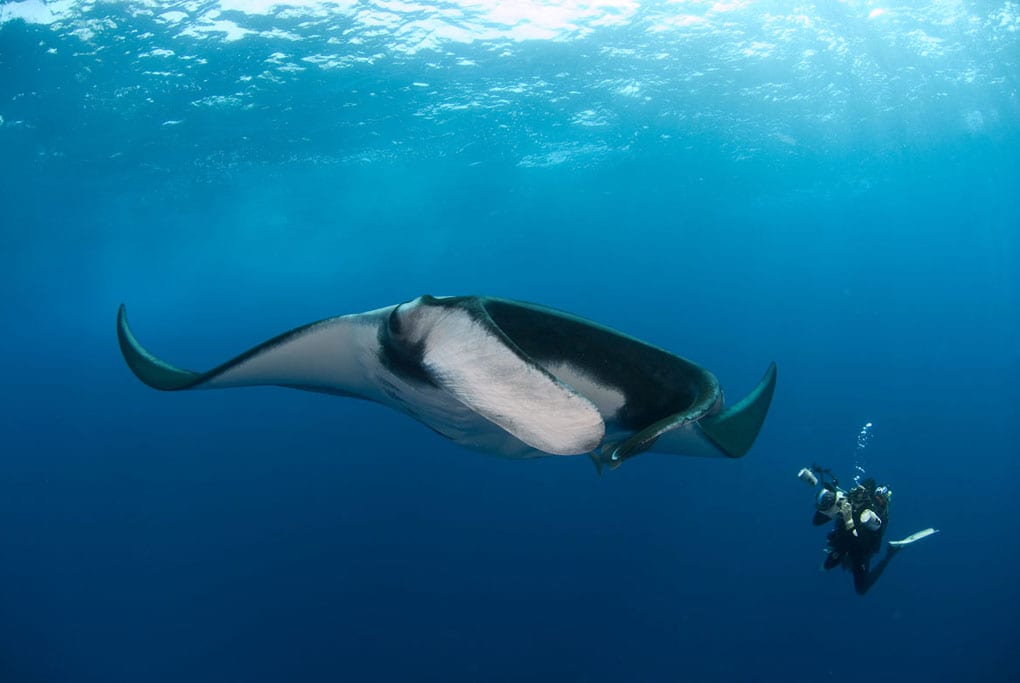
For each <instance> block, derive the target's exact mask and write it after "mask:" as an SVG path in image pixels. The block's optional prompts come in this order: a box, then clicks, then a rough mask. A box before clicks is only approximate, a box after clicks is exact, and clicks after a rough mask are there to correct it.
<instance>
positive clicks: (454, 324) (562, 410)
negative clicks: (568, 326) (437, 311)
mask: <svg viewBox="0 0 1020 683" xmlns="http://www.w3.org/2000/svg"><path fill="white" fill-rule="evenodd" d="M424 305H429V304H428V303H426V304H424ZM422 366H423V367H424V368H425V370H426V372H427V373H428V375H429V377H430V378H431V379H432V380H433V381H434V382H435V383H436V385H438V386H440V387H442V388H443V389H444V390H445V391H447V392H449V393H450V394H451V395H452V396H453V397H454V398H456V399H457V400H458V401H460V402H461V403H463V404H464V405H465V406H467V407H468V408H470V409H471V410H473V411H474V412H475V413H477V414H478V415H481V416H482V417H484V418H485V419H487V420H489V421H490V422H492V423H493V424H495V425H497V426H499V427H501V428H502V429H503V430H505V431H506V432H508V433H509V434H511V435H513V436H514V437H516V438H517V439H519V440H520V441H522V442H524V443H525V444H527V445H528V446H531V447H532V448H535V449H538V450H540V451H542V452H544V453H549V454H552V455H580V454H582V453H588V452H590V451H592V450H594V449H595V448H597V447H598V445H599V444H600V443H602V438H603V437H604V436H605V423H604V422H603V420H602V415H601V414H600V413H599V411H598V408H596V407H595V405H594V404H593V403H592V402H591V401H590V400H588V399H587V398H585V397H584V396H582V395H581V394H579V393H578V392H577V391H575V390H574V389H573V388H572V387H570V386H569V385H567V384H564V383H563V382H560V381H559V380H557V379H556V377H554V376H553V375H552V374H550V373H549V372H548V371H546V370H545V369H544V368H542V367H541V366H540V365H538V364H537V363H536V362H535V361H534V360H532V359H531V358H530V357H528V356H527V355H526V354H525V353H524V352H523V351H521V350H520V349H519V348H517V345H516V344H514V343H513V341H512V340H510V339H509V338H508V337H507V336H506V335H505V334H504V333H503V331H502V330H501V329H500V328H499V327H498V326H497V325H496V324H495V323H494V322H492V320H491V319H489V318H488V317H487V316H485V315H483V314H480V313H479V312H477V311H474V312H469V311H468V310H466V309H464V308H455V307H450V308H448V310H447V311H446V312H445V313H444V315H442V316H441V317H440V318H438V319H437V321H436V323H435V324H434V325H433V327H432V328H431V329H430V330H429V332H428V337H427V341H426V343H425V352H424V355H423V358H422Z"/></svg>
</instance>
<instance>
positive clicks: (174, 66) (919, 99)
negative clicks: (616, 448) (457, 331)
mask: <svg viewBox="0 0 1020 683" xmlns="http://www.w3.org/2000/svg"><path fill="white" fill-rule="evenodd" d="M1018 81H1020V4H1018V3H1017V2H1013V1H1003V0H989V1H987V2H982V1H974V2H964V1H959V0H941V1H936V2H912V1H909V0H907V1H904V2H900V3H886V2H880V1H878V0H875V1H863V0H860V1H858V0H846V1H838V0H834V1H832V2H813V3H812V2H778V1H777V2H751V1H748V0H733V1H729V2H727V1H726V0H721V1H719V2H703V1H698V0H688V1H684V0H677V1H673V2H651V3H643V2H635V1H628V0H605V1H602V2H600V1H598V0H594V1H592V2H580V1H572V2H548V3H547V2H539V1H538V0H522V1H520V2H494V1H491V2H490V1H488V0H466V1H463V2H456V1H451V2H439V3H418V2H402V1H399V0H392V1H378V2H353V1H347V0H341V1H339V2H324V1H320V0H294V1H292V2H273V1H271V0H220V1H215V0H210V1H205V2H203V1H198V0H193V1H184V2H172V1H163V0H128V1H123V2H115V1H110V2H97V1H95V0H57V1H55V2H44V1H43V0H22V1H20V2H9V1H4V2H0V160H2V163H0V205H2V213H0V216H2V218H0V255H2V257H3V266H4V267H3V270H2V273H0V326H2V327H0V329H2V330H3V335H2V345H0V348H2V349H3V351H4V354H3V358H4V364H3V377H4V381H3V382H2V383H0V408H2V410H0V430H2V431H0V433H2V434H3V436H4V439H3V444H2V446H0V681H3V682H4V683H6V682H7V681H11V682H13V683H36V682H39V683H42V682H45V683H50V682H64V681H68V682H73V683H92V682H96V683H99V682H102V683H111V682H120V681H124V682H128V681H130V682H132V683H137V682H143V681H168V682H169V681H174V682H177V681H195V682H199V681H283V680H287V681H525V680H529V681H547V680H548V681H557V682H562V681H591V682H600V681H676V680H684V681H762V680H767V681H773V680H774V681H829V680H831V681H845V680H848V679H850V678H857V677H861V676H864V677H866V679H867V680H869V681H871V682H873V683H878V682H883V681H897V682H902V681H909V680H925V681H959V680H979V681H1012V680H1016V679H1017V677H1018V675H1020V655H1018V654H1017V648H1016V633H1017V630H1018V627H1020V623H1018V616H1017V615H1018V613H1020V588H1018V585H1017V582H1016V573H1017V566H1018V559H1020V558H1018V551H1017V543H1016V538H1017V533H1018V531H1020V525H1018V522H1017V520H1018V515H1020V504H1018V502H1017V501H1018V496H1017V493H1016V491H1015V489H1016V482H1017V480H1018V475H1020V467H1018V465H1017V454H1018V452H1020V448H1018V447H1020V438H1018V437H1020V389H1018V379H1020V312H1018V311H1020V218H1018V217H1020V96H1018ZM424 293H429V294H435V295H445V294H487V295H493V296H501V297H506V298H513V299H522V300H528V301H535V302H539V303H543V304H546V305H550V306H554V307H556V308H560V309H564V310H568V311H571V312H573V313H576V314H578V315H582V316H584V317H587V318H590V319H592V320H596V321H598V322H600V323H603V324H606V325H610V326H612V327H615V328H617V329H620V330H622V331H624V332H626V333H628V334H631V335H633V336H636V337H638V338H641V339H644V340H646V341H649V342H651V343H654V344H656V345H658V346H661V347H663V348H666V349H669V350H670V351H673V352H675V353H677V354H680V355H682V356H684V357H686V358H689V359H691V360H694V361H696V362H697V363H699V364H701V365H704V366H705V367H707V368H708V369H710V370H712V371H713V372H714V373H715V374H716V375H717V376H718V377H719V379H720V381H721V383H722V385H723V386H724V388H725V389H726V391H727V396H728V397H729V398H730V399H731V400H734V399H736V398H739V397H740V396H743V395H744V394H745V393H746V392H747V391H749V390H750V389H751V388H752V387H753V386H754V385H755V383H756V382H757V381H758V379H759V378H760V377H761V373H762V372H763V371H764V370H765V368H766V367H767V365H768V363H769V362H770V361H775V362H776V363H777V364H778V367H779V380H778V386H777V390H776V394H775V399H774V401H773V404H772V408H771V411H770V414H769V416H768V418H767V420H766V422H765V426H764V428H763V430H762V432H761V434H760V435H759V438H758V440H757V442H756V444H755V446H754V448H753V449H752V450H751V452H750V453H749V454H748V455H747V456H746V457H744V458H742V459H740V460H732V461H724V460H716V459H699V458H690V457H680V456H667V455H660V454H656V453H648V454H642V455H641V456H640V457H637V458H635V459H633V460H632V461H628V462H627V463H625V464H624V466H622V467H620V468H619V469H617V470H615V471H611V472H606V473H604V474H603V475H602V476H601V477H600V476H598V475H597V473H596V471H595V469H594V468H593V467H592V465H591V462H590V461H589V460H588V458H586V457H584V456H578V457H550V458H545V459H538V460H529V461H514V460H503V459H499V458H494V457H491V456H486V455H484V454H478V453H474V452H471V451H468V450H465V449H462V448H460V447H458V446H456V445H455V444H453V443H451V442H448V441H446V440H444V439H443V438H441V437H440V436H438V435H436V434H435V433H433V432H431V431H430V430H428V429H427V428H425V427H423V426H421V425H420V424H418V423H416V422H414V421H412V420H409V419H408V418H406V417H405V416H402V415H400V414H398V413H395V412H393V411H390V410H387V409H385V408H383V407H380V406H377V405H374V404H369V403H365V402H359V401H353V400H349V399H343V398H337V397H332V396H325V395H319V394H313V393H305V392H298V391H292V390H286V389H280V388H258V389H243V390H235V391H223V392H213V391H210V392H194V393H180V394H176V393H160V392H156V391H153V390H151V389H149V388H147V387H145V386H143V385H142V384H141V383H139V382H138V381H137V380H136V379H135V377H134V376H132V374H131V373H130V371H129V370H128V369H127V368H126V366H125V364H124V362H123V360H122V358H121V356H120V352H119V349H118V346H117V340H116V334H115V329H114V318H115V314H116V311H117V307H118V305H119V304H120V303H122V302H123V303H126V304H127V305H128V307H129V309H130V311H131V320H132V324H133V327H134V329H135V331H136V333H137V334H138V336H139V339H140V340H141V341H142V342H143V343H144V344H146V345H147V346H149V347H150V348H151V349H152V351H153V352H154V353H156V354H157V355H160V356H162V357H165V358H167V359H168V360H169V361H171V362H173V363H176V364H180V365H181V366H183V367H187V368H193V369H196V370H200V369H201V370H204V369H207V368H210V367H213V366H214V365H216V364H218V363H221V362H223V361H224V360H226V359H228V358H231V357H233V356H235V355H236V354H238V353H240V352H241V351H243V350H245V349H247V348H249V347H251V346H253V345H254V344H257V343H259V342H261V341H263V340H265V339H268V338H270V337H272V336H274V335H276V334H278V333H280V332H283V331H286V330H288V329H291V328H293V327H296V326H298V325H301V324H304V323H307V322H311V321H313V320H318V319H321V318H326V317H329V316H333V315H339V314H344V313H354V312H359V311H365V310H370V309H375V308H379V307H382V306H386V305H390V304H395V303H398V302H402V301H407V300H410V299H413V298H415V297H417V296H419V295H421V294H424ZM868 423H870V424H871V425H872V426H871V427H870V428H867V429H866V431H865V427H864V426H865V425H866V424H868ZM862 435H863V436H862ZM812 462H818V463H819V464H822V465H826V466H828V467H832V468H833V469H834V470H835V471H837V473H838V474H839V476H840V477H841V479H842V480H843V481H844V483H847V482H850V481H851V480H852V478H853V476H854V474H855V469H854V467H855V464H861V465H862V466H863V467H864V468H865V469H866V471H867V473H868V474H870V475H872V476H874V477H876V478H878V479H879V480H880V481H881V482H883V483H887V484H889V485H890V486H891V487H892V489H893V490H894V492H895V496H894V500H893V504H892V513H891V519H890V522H889V532H888V534H889V536H888V537H890V538H899V537H901V536H905V535H907V534H908V533H910V532H912V531H916V530H917V529H921V528H924V527H928V526H932V527H936V528H938V529H940V533H939V534H938V535H936V536H933V537H931V538H930V539H926V540H924V541H923V542H920V543H918V544H916V545H914V546H911V547H910V548H908V549H905V550H904V551H903V552H902V553H900V555H898V556H897V558H896V559H895V561H894V562H892V563H891V564H890V566H889V569H888V571H887V572H886V573H885V574H884V575H883V577H882V579H881V581H880V582H879V583H878V584H877V585H876V586H875V588H874V589H873V590H872V591H871V592H870V593H868V594H867V595H866V596H863V597H859V596H857V595H855V594H854V592H853V588H852V584H851V577H850V575H849V574H848V573H846V572H843V571H841V570H840V569H836V570H833V571H831V572H821V571H819V565H820V564H821V561H822V559H823V554H822V552H821V550H822V548H823V546H824V544H825V530H824V529H821V528H815V527H812V526H811V523H810V520H811V515H812V513H813V506H812V491H811V490H810V488H809V487H807V486H805V485H804V484H803V483H801V482H799V481H798V480H797V478H796V472H797V470H798V469H800V468H801V467H803V466H805V465H809V464H811V463H812Z"/></svg>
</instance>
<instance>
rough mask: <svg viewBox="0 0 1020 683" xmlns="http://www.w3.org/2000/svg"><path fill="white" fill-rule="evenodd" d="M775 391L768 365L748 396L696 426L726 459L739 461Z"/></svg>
mask: <svg viewBox="0 0 1020 683" xmlns="http://www.w3.org/2000/svg"><path fill="white" fill-rule="evenodd" d="M775 390H776V364H775V363H770V364H769V367H768V370H766V371H765V376H764V377H762V379H761V381H760V382H759V383H758V386H756V387H755V388H754V389H753V390H752V391H751V393H749V394H748V395H747V396H745V397H744V398H742V399H740V400H739V401H737V402H736V403H734V404H733V405H732V406H729V407H728V408H726V409H724V410H723V411H722V412H721V413H719V414H718V415H712V416H710V417H704V418H702V419H701V420H700V421H699V422H698V426H699V427H700V428H701V431H703V432H704V433H705V435H706V436H708V438H709V439H711V441H712V442H713V443H714V444H715V445H716V446H718V447H719V449H720V450H721V451H722V452H723V453H725V454H726V455H727V456H729V457H731V458H740V457H743V456H744V454H745V453H747V451H749V450H750V449H751V444H753V443H754V440H755V438H756V437H757V436H758V432H759V431H761V425H762V423H763V422H765V416H766V415H767V414H768V412H769V405H770V404H771V403H772V394H773V393H774V392H775Z"/></svg>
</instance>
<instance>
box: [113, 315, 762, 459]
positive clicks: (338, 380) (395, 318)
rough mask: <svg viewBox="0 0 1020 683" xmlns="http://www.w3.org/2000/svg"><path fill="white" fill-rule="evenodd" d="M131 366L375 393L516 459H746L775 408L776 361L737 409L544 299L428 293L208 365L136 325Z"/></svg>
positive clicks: (637, 345) (180, 380) (455, 435)
mask: <svg viewBox="0 0 1020 683" xmlns="http://www.w3.org/2000/svg"><path fill="white" fill-rule="evenodd" d="M117 337H118V340H119V342H120V349H121V352H122V353H123V355H124V360H125V361H126V362H127V365H128V367H129V368H131V370H132V371H133V372H134V374H135V375H136V376H137V377H138V379H140V380H141V381H142V382H144V383H145V384H147V385H149V386H150V387H153V388H155V389H159V390H162V391H181V390H184V389H224V388H228V387H247V386H259V385H273V386H281V387H290V388H293V389H304V390H306V391H316V392H322V393H327V394H334V395H337V396H347V397H353V398H360V399H366V400H369V401H375V402H376V403H381V404H383V405H386V406H389V407H391V408H395V409H396V410H399V411H401V412H403V413H406V414H407V415H410V416H411V417H413V418H414V419H416V420H418V421H419V422H421V423H423V424H425V425H426V426H428V427H429V428H431V429H432V430H434V431H435V432H437V433H439V434H441V435H442V436H444V437H446V438H448V439H450V440H452V441H454V442H456V443H458V444H460V445H461V446H465V447H467V448H471V449H474V450H478V451H483V452H487V453H492V454H496V455H501V456H505V457H510V458H533V457H539V456H551V455H560V456H563V455H585V454H587V455H589V456H590V457H591V458H592V460H593V461H594V462H595V465H596V467H597V468H598V470H599V472H600V473H601V471H602V467H603V466H604V465H608V466H610V467H611V468H613V467H616V466H619V465H620V464H621V463H622V462H624V461H625V460H627V459H629V458H631V457H633V456H635V455H638V454H639V453H643V452H646V451H656V452H663V453H675V454H681V455H709V456H723V457H728V458H739V457H742V456H743V455H744V454H745V453H747V451H748V450H749V449H750V448H751V445H752V443H754V440H755V438H756V437H757V435H758V432H759V430H760V429H761V426H762V423H763V422H764V420H765V415H766V413H768V409H769V404H770V403H771V401H772V394H773V391H774V390H775V383H776V366H775V363H772V364H770V365H769V367H768V370H767V371H766V372H765V376H764V377H763V378H762V380H761V382H759V383H758V385H757V386H756V387H755V389H754V390H753V391H751V393H750V394H748V395H747V396H746V397H744V398H743V399H741V400H740V401H738V402H736V403H734V404H732V405H730V406H725V405H724V401H723V392H722V389H721V388H720V386H719V382H718V380H717V379H716V378H715V376H714V375H713V374H712V373H711V372H709V371H708V370H706V369H704V368H702V367H700V366H699V365H697V364H695V363H693V362H691V361H689V360H686V359H684V358H681V357H680V356H677V355H674V354H672V353H669V352H668V351H665V350H663V349H660V348H658V347H656V346H653V345H651V344H647V343H645V342H642V341H639V340H638V339H635V338H633V337H630V336H627V335H625V334H623V333H621V332H617V331H616V330H613V329H611V328H609V327H604V326H602V325H599V324H597V323H594V322H591V321H589V320H585V319H584V318H580V317H577V316H574V315H571V314H569V313H564V312H562V311H559V310H556V309H553V308H547V307H545V306H540V305H537V304H532V303H525V302H521V301H512V300H507V299H498V298H492V297H481V296H450V297H434V296H428V295H425V296H421V297H418V298H417V299H414V300H412V301H407V302H405V303H402V304H397V305H393V306H387V307H385V308H380V309H377V310H374V311H368V312H366V313H357V314H353V315H343V316H339V317H334V318H327V319H325V320H320V321H319V322H314V323H311V324H308V325H304V326H301V327H298V328H296V329H294V330H291V331H289V332H285V333H283V334H281V335H279V336H277V337H274V338H273V339H270V340H269V341H266V342H263V343H262V344H259V345H258V346H256V347H254V348H252V349H250V350H248V351H245V352H244V353H242V354H241V355H239V356H237V357H236V358H234V359H232V360H228V361H227V362H225V363H223V364H222V365H219V366H217V367H215V368H213V369H212V370H208V371H206V372H192V371H190V370H182V369H179V368H176V367H174V366H172V365H170V364H168V363H166V362H164V361H162V360H160V359H158V358H156V357H155V356H153V355H152V354H150V353H149V352H148V351H146V350H145V349H144V348H143V347H142V346H141V345H140V344H139V343H138V341H137V340H136V339H135V336H134V334H132V332H131V329H130V327H128V320H127V312H126V309H125V307H124V306H123V305H121V307H120V310H119V311H118V314H117Z"/></svg>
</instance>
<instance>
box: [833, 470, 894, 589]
mask: <svg viewBox="0 0 1020 683" xmlns="http://www.w3.org/2000/svg"><path fill="white" fill-rule="evenodd" d="M847 496H848V498H849V500H850V505H851V509H852V511H853V519H854V530H856V532H857V534H856V535H854V532H853V531H848V530H847V528H846V526H845V525H844V523H843V520H842V518H840V517H837V518H836V526H835V528H834V529H833V530H832V531H830V532H829V536H828V541H829V554H828V556H827V557H826V558H825V563H824V564H823V566H824V567H825V569H832V568H833V567H835V566H838V565H843V566H844V567H849V568H850V570H851V571H852V572H853V575H854V590H856V591H857V594H858V595H864V594H865V593H867V592H868V589H870V588H871V587H872V586H874V585H875V582H876V581H878V577H879V576H881V575H882V572H883V571H885V568H886V566H887V565H888V564H889V560H891V559H892V556H893V555H894V554H895V549H894V548H892V547H890V548H889V550H887V551H886V554H885V556H884V557H883V558H882V559H881V560H880V561H879V562H878V564H876V565H875V567H874V568H873V569H872V568H871V558H872V556H873V555H876V554H877V553H878V551H879V550H881V549H882V536H883V534H884V533H885V528H886V526H887V525H888V524H889V504H888V502H887V501H885V500H884V499H881V498H878V497H876V496H875V481H874V480H873V479H867V480H865V481H864V482H863V483H862V484H861V486H857V487H854V488H853V489H852V490H851V491H850V492H849V493H848V494H847ZM866 509H870V510H871V511H872V512H874V513H875V514H877V515H878V516H879V517H880V518H881V520H882V526H880V527H879V528H878V530H877V531H872V530H871V529H868V528H867V527H866V526H864V524H862V523H861V513H862V512H864V510H866ZM828 521H830V520H829V518H828V517H826V516H825V515H823V514H822V513H820V512H816V513H815V518H814V520H813V522H814V524H815V525H819V524H825V523H826V522H828Z"/></svg>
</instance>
